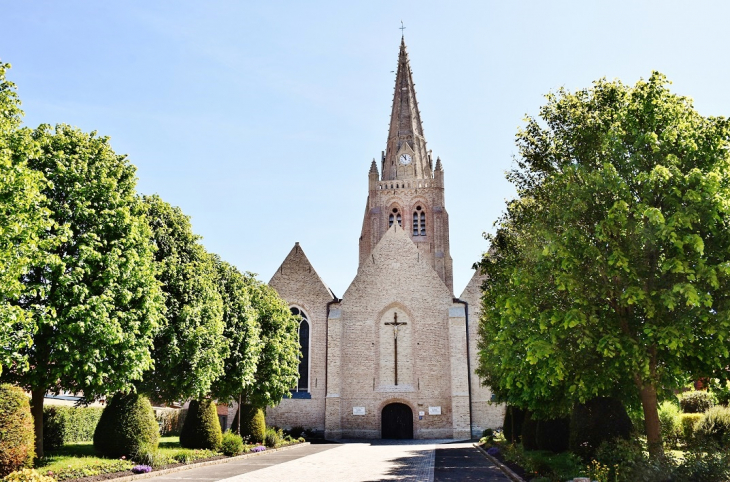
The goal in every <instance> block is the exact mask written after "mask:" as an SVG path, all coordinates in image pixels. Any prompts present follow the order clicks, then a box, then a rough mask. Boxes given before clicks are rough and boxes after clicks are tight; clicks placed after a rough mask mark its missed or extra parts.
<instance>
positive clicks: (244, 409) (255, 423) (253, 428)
mask: <svg viewBox="0 0 730 482" xmlns="http://www.w3.org/2000/svg"><path fill="white" fill-rule="evenodd" d="M239 413H242V414H243V418H241V436H242V437H243V438H244V439H247V440H248V442H249V443H256V444H258V443H263V441H264V437H265V436H266V417H265V416H264V411H263V410H261V409H260V408H255V407H253V406H251V405H242V406H241V407H240V409H239V410H238V413H236V416H235V417H234V418H233V425H232V426H231V429H232V430H238V416H239Z"/></svg>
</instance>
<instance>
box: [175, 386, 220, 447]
mask: <svg viewBox="0 0 730 482" xmlns="http://www.w3.org/2000/svg"><path fill="white" fill-rule="evenodd" d="M222 439H223V435H222V434H221V424H220V422H219V421H218V410H217V408H216V405H215V402H214V401H213V400H210V399H204V400H200V401H198V400H193V401H191V402H190V405H189V406H188V414H187V416H186V417H185V423H184V424H183V427H182V430H181V431H180V445H182V446H183V447H185V448H189V449H208V450H218V448H219V447H220V445H221V440H222Z"/></svg>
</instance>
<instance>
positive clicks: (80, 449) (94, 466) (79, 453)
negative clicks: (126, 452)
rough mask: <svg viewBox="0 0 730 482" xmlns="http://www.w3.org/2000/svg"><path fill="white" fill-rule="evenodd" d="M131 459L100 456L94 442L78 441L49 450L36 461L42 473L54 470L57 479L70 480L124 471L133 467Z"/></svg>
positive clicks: (37, 467)
mask: <svg viewBox="0 0 730 482" xmlns="http://www.w3.org/2000/svg"><path fill="white" fill-rule="evenodd" d="M133 465H134V464H132V462H131V461H129V460H119V459H108V458H105V457H101V456H99V455H98V454H97V453H96V451H95V450H94V445H93V443H92V442H77V443H74V444H68V445H64V446H63V447H61V448H59V449H56V450H51V451H48V452H47V455H46V456H45V457H43V458H42V459H40V460H38V461H37V462H36V469H37V470H38V471H39V472H41V473H42V474H47V473H48V472H52V473H53V476H54V477H55V478H56V479H57V480H68V479H75V478H79V477H87V476H90V475H99V474H108V473H112V472H122V471H125V470H129V469H131V468H132V467H133Z"/></svg>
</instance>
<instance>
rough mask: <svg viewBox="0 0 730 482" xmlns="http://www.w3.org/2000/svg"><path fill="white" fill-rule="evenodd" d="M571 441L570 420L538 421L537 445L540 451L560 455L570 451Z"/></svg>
mask: <svg viewBox="0 0 730 482" xmlns="http://www.w3.org/2000/svg"><path fill="white" fill-rule="evenodd" d="M569 439H570V418H568V417H565V418H555V419H552V420H538V422H537V429H536V431H535V443H536V444H537V448H538V449H539V450H550V451H551V452H555V453H559V452H565V451H566V450H568V441H569Z"/></svg>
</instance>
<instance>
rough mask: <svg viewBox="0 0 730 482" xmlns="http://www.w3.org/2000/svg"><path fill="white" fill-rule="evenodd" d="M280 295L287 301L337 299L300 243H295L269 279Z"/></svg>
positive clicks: (325, 300)
mask: <svg viewBox="0 0 730 482" xmlns="http://www.w3.org/2000/svg"><path fill="white" fill-rule="evenodd" d="M269 286H271V287H272V288H274V289H275V290H276V291H277V293H279V296H281V297H282V298H284V299H285V300H287V301H290V302H292V301H298V300H301V299H302V298H306V299H308V300H311V301H315V300H323V301H324V302H327V301H331V300H333V299H335V295H334V294H333V293H332V290H330V289H329V287H328V286H327V285H326V284H325V283H324V281H322V278H320V277H319V275H318V274H317V271H316V270H315V269H314V267H312V264H311V263H310V262H309V259H308V258H307V255H306V254H304V250H302V248H301V246H299V243H295V244H294V247H293V248H292V250H291V251H290V252H289V254H288V255H287V257H286V258H284V261H283V262H282V263H281V266H279V269H277V270H276V273H274V276H272V277H271V280H270V281H269Z"/></svg>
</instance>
